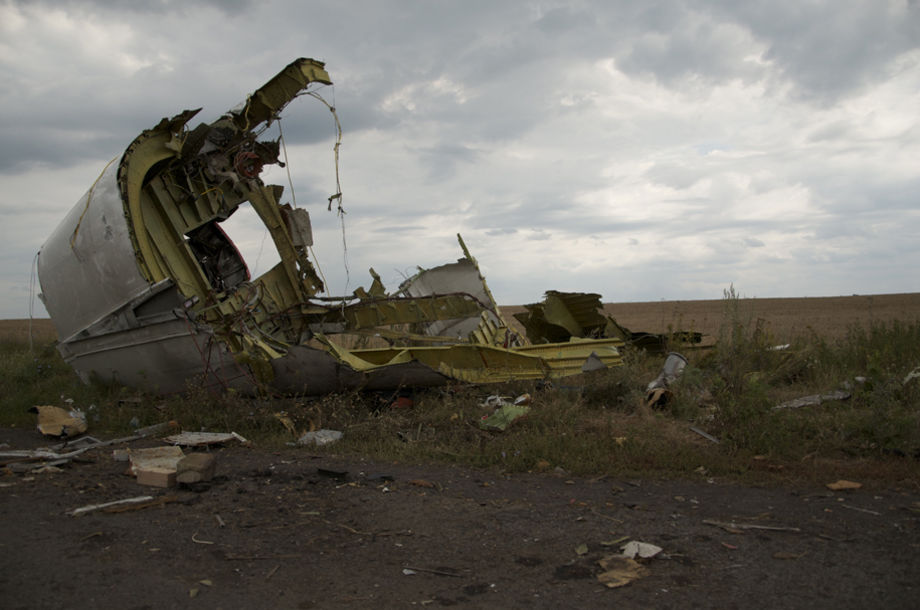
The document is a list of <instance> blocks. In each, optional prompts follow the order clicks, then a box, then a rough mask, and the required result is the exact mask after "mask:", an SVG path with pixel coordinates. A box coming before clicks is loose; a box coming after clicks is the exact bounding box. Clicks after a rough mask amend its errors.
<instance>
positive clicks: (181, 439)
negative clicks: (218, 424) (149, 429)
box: [163, 432, 249, 447]
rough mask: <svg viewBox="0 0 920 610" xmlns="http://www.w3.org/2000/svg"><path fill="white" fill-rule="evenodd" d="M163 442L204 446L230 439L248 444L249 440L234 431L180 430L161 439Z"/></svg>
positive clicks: (220, 443) (221, 443)
mask: <svg viewBox="0 0 920 610" xmlns="http://www.w3.org/2000/svg"><path fill="white" fill-rule="evenodd" d="M163 440H164V441H165V442H167V443H170V444H173V445H179V446H181V447H204V446H207V445H223V444H224V443H229V442H230V441H239V442H240V443H242V444H244V445H249V441H248V440H246V439H245V438H243V437H242V436H240V435H239V434H237V433H236V432H182V433H181V434H174V435H172V436H167V437H166V438H164V439H163Z"/></svg>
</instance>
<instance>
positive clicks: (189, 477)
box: [176, 453, 217, 485]
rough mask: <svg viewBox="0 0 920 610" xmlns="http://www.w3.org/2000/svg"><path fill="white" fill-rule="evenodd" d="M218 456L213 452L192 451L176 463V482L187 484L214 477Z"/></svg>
mask: <svg viewBox="0 0 920 610" xmlns="http://www.w3.org/2000/svg"><path fill="white" fill-rule="evenodd" d="M216 464H217V458H216V457H215V456H214V454H213V453H192V454H190V455H187V456H185V457H184V458H182V459H181V460H179V461H178V462H177V463H176V482H177V483H183V484H186V485H189V484H192V483H201V482H203V481H210V480H211V479H213V478H214V470H215V467H216Z"/></svg>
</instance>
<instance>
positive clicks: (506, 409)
mask: <svg viewBox="0 0 920 610" xmlns="http://www.w3.org/2000/svg"><path fill="white" fill-rule="evenodd" d="M528 413H530V407H528V406H527V405H516V404H510V403H504V404H503V405H502V406H500V407H498V408H497V409H495V411H493V412H492V413H491V414H489V415H484V416H483V417H482V419H480V420H479V427H480V428H482V429H484V430H499V431H504V430H507V429H508V426H510V425H511V424H513V423H514V422H515V421H517V420H519V419H521V418H522V417H524V416H525V415H527V414H528Z"/></svg>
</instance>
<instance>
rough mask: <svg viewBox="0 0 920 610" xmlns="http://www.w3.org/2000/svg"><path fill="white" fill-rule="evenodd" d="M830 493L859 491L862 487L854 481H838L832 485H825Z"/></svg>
mask: <svg viewBox="0 0 920 610" xmlns="http://www.w3.org/2000/svg"><path fill="white" fill-rule="evenodd" d="M825 487H827V488H828V489H830V490H831V491H845V490H849V489H859V488H860V487H862V483H857V482H856V481H847V480H846V479H840V480H839V481H835V482H833V483H828V484H827V485H825Z"/></svg>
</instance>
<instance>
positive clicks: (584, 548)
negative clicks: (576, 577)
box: [575, 542, 588, 555]
mask: <svg viewBox="0 0 920 610" xmlns="http://www.w3.org/2000/svg"><path fill="white" fill-rule="evenodd" d="M575 554H576V555H587V554H588V545H587V544H585V543H584V542H582V543H581V544H579V545H578V546H576V547H575Z"/></svg>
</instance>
